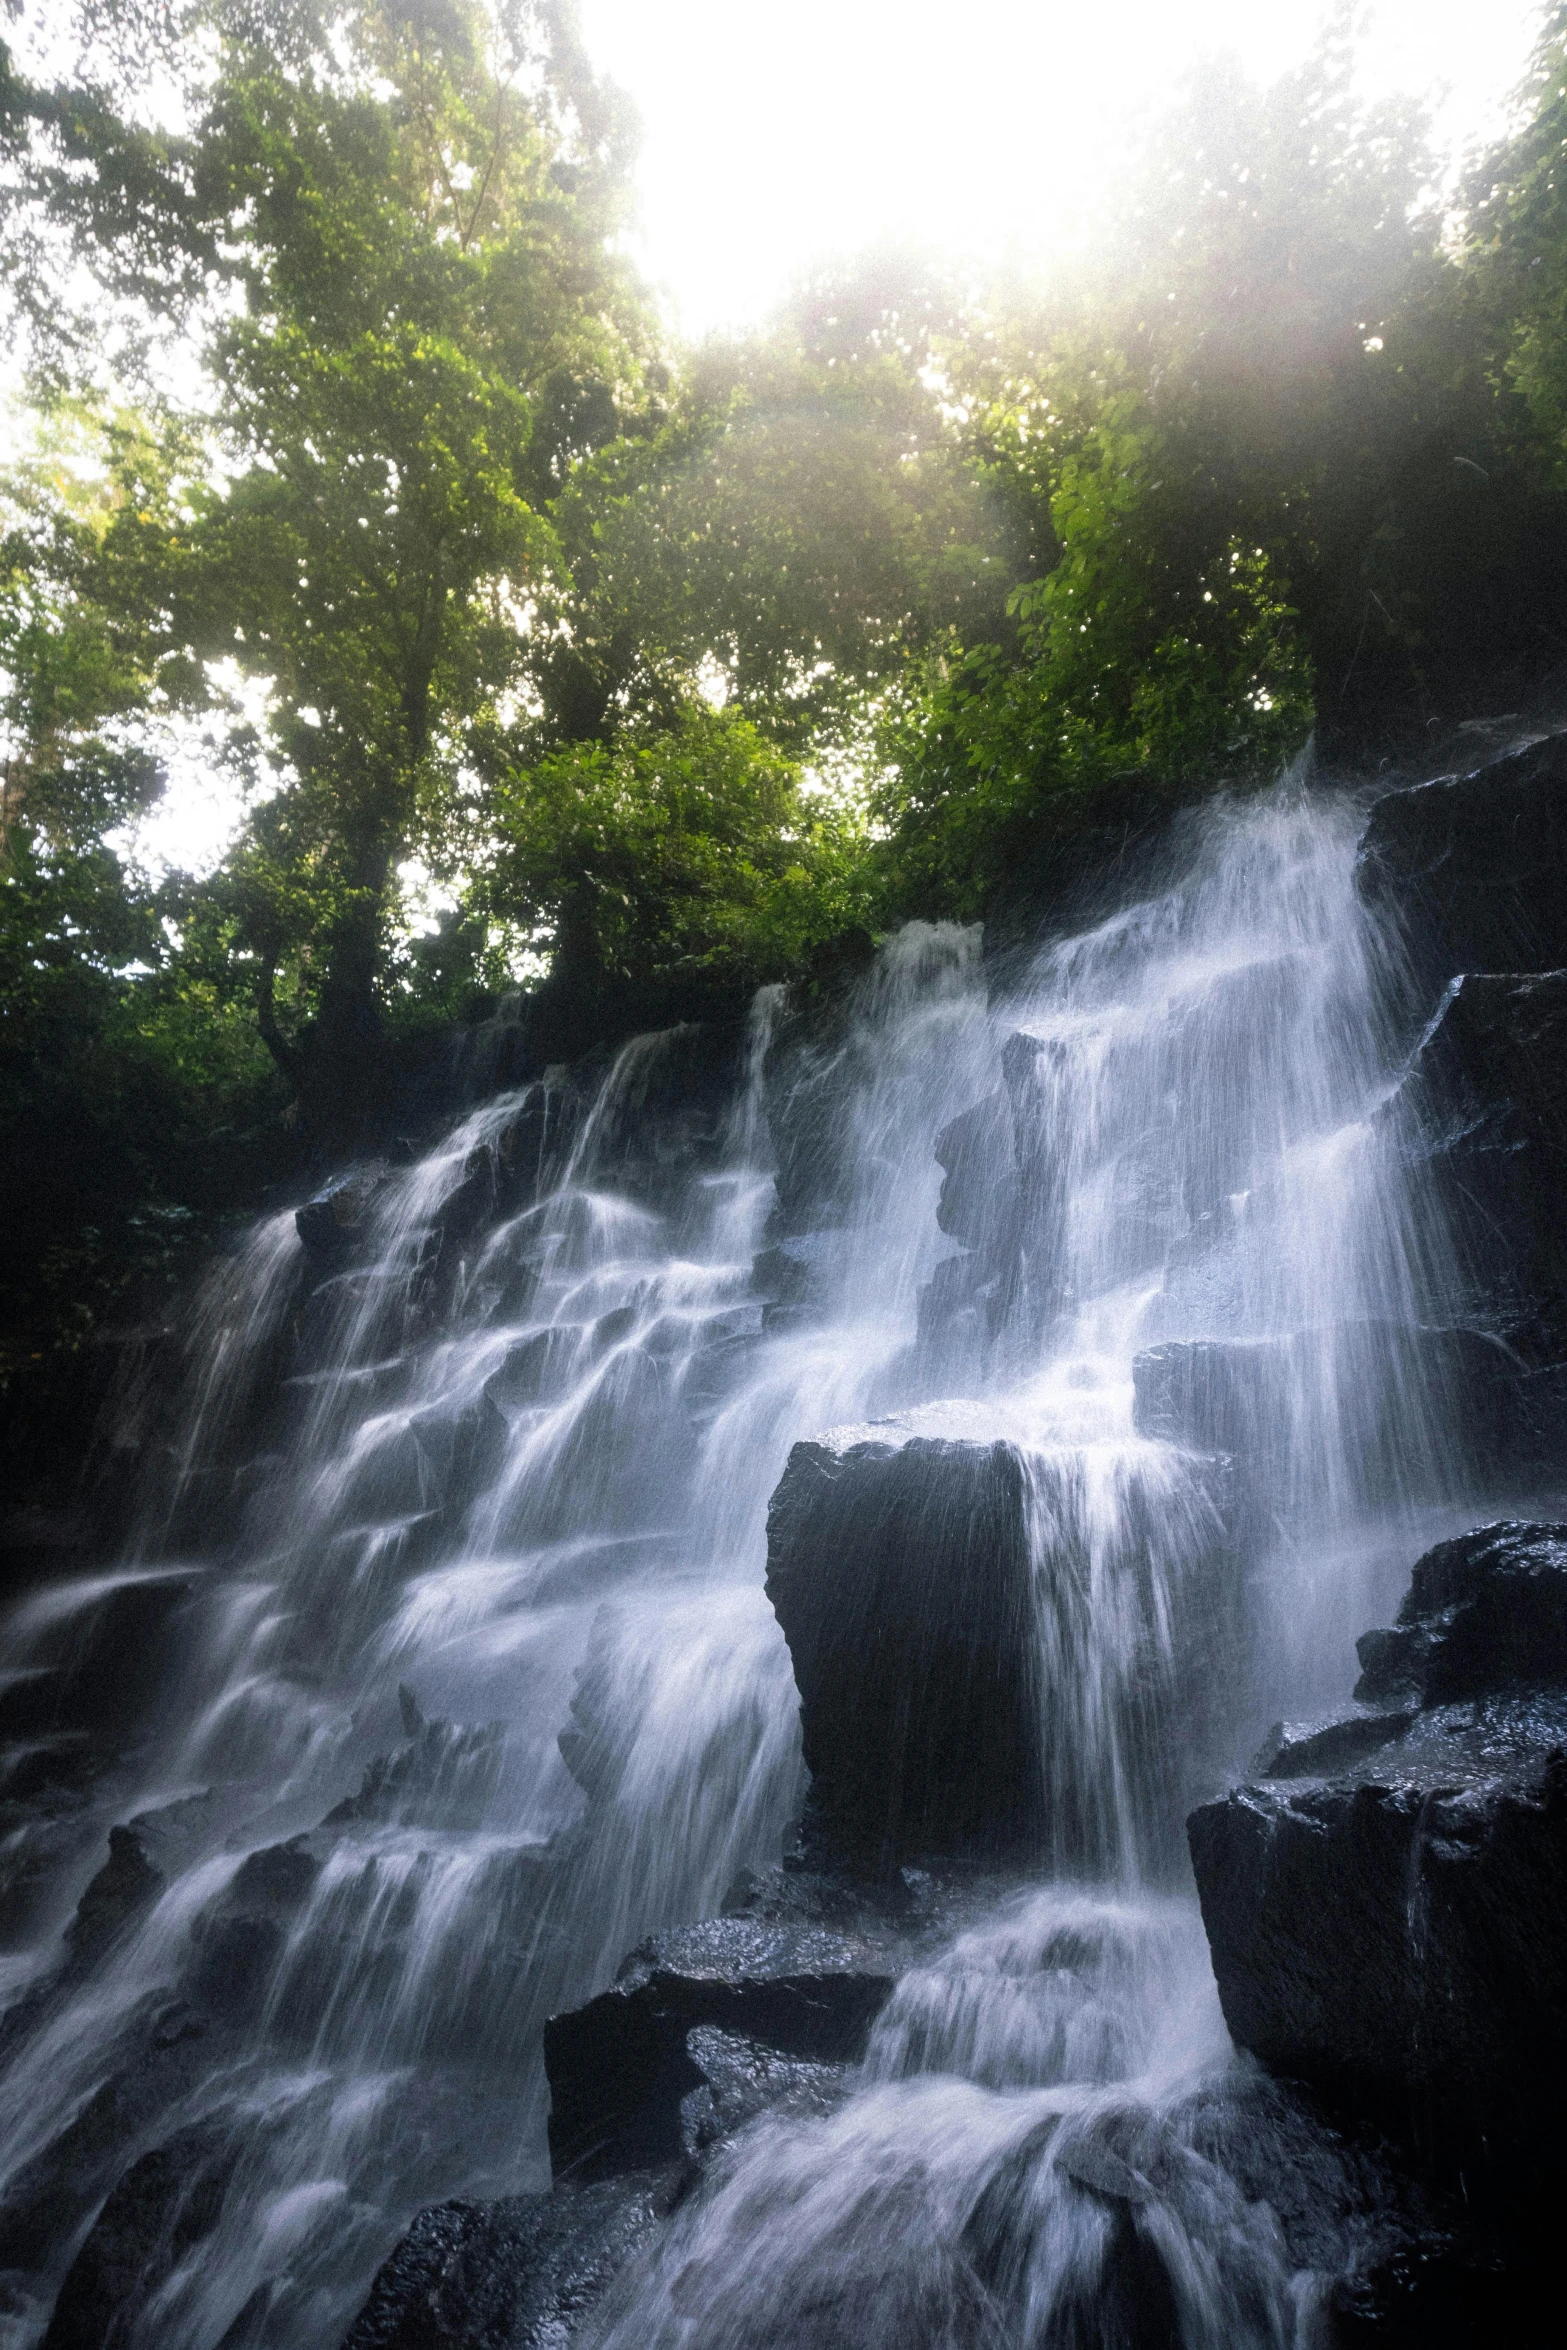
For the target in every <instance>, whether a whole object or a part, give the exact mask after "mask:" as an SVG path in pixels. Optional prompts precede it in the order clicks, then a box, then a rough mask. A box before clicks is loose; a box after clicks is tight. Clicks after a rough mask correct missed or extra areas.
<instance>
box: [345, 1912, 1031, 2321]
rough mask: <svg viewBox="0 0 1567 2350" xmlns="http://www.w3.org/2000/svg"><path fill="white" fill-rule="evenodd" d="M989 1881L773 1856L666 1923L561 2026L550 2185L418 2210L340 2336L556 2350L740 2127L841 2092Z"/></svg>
mask: <svg viewBox="0 0 1567 2350" xmlns="http://www.w3.org/2000/svg"><path fill="white" fill-rule="evenodd" d="M987 1890H988V1891H989V1893H990V1894H991V1896H992V1897H993V1895H994V1887H993V1886H992V1887H989V1888H986V1887H984V1886H982V1885H979V1884H977V1883H970V1882H961V1881H960V1882H956V1883H948V1884H941V1883H938V1882H935V1881H933V1880H931V1879H930V1878H928V1877H925V1876H913V1877H911V1878H910V1879H909V1880H908V1881H907V1882H905V1880H903V1879H902V1878H900V1879H898V1880H896V1881H895V1882H894V1883H893V1884H892V1885H891V1886H885V1887H882V1888H876V1887H872V1886H868V1885H854V1884H852V1883H849V1882H847V1881H845V1880H843V1879H838V1878H828V1877H823V1876H821V1875H819V1874H817V1873H815V1872H813V1871H810V1870H808V1869H805V1868H801V1867H798V1866H795V1867H790V1868H787V1869H784V1868H773V1869H770V1870H768V1871H766V1872H765V1873H764V1874H762V1875H761V1876H757V1877H751V1878H749V1879H747V1880H744V1881H743V1882H742V1884H741V1885H740V1886H738V1887H737V1888H736V1891H735V1894H734V1896H733V1897H732V1900H731V1903H730V1907H729V1910H728V1912H727V1913H726V1914H725V1915H724V1916H723V1917H721V1918H713V1919H709V1920H708V1921H707V1922H706V1923H705V1924H702V1925H697V1926H690V1927H684V1928H681V1929H679V1930H678V1931H676V1932H673V1933H669V1934H660V1935H655V1936H653V1937H652V1938H651V1939H650V1940H649V1941H647V1942H645V1943H644V1944H643V1945H642V1946H641V1947H640V1948H639V1949H638V1950H635V1951H633V1952H632V1954H631V1956H630V1958H628V1959H627V1961H626V1963H625V1965H624V1966H623V1967H622V1969H621V1971H620V1976H619V1979H618V1980H617V1981H616V1983H615V1984H614V1986H613V1987H612V1988H611V1989H610V1990H608V1991H606V1992H604V1993H602V1994H601V1996H600V1997H599V1998H597V1999H593V2000H590V2001H589V2002H588V2004H587V2005H586V2006H585V2007H581V2008H577V2009H574V2010H572V2011H571V2012H569V2013H567V2014H565V2015H560V2016H556V2017H554V2018H553V2019H552V2020H551V2022H550V2023H549V2025H548V2026H547V2027H546V2031H545V2042H544V2048H545V2061H546V2064H547V2067H548V2071H549V2079H550V2089H551V2098H552V2111H551V2118H550V2151H551V2160H552V2166H553V2169H554V2172H555V2181H556V2183H555V2186H554V2189H553V2191H552V2192H551V2193H550V2194H548V2195H530V2196H513V2197H506V2198H503V2199H502V2200H501V2201H499V2202H496V2203H489V2204H477V2203H447V2204H442V2205H439V2206H438V2207H437V2208H435V2209H434V2210H431V2211H426V2212H423V2213H421V2215H420V2217H419V2218H418V2219H417V2220H416V2221H415V2223H414V2226H413V2228H412V2229H411V2230H410V2232H409V2234H408V2235H407V2236H406V2237H405V2238H404V2239H403V2241H402V2243H401V2244H400V2245H399V2246H398V2247H397V2249H396V2251H395V2252H394V2253H393V2254H392V2257H391V2258H390V2260H388V2261H387V2263H386V2265H385V2267H384V2268H383V2269H382V2270H381V2273H380V2275H379V2276H378V2277H377V2279H376V2281H375V2285H374V2288H373V2289H372V2291H371V2294H370V2298H369V2300H368V2301H367V2303H366V2305H365V2307H364V2309H363V2311H362V2312H361V2313H360V2316H359V2317H358V2319H357V2320H356V2322H355V2324H354V2326H353V2329H352V2330H351V2332H350V2333H349V2335H348V2338H347V2342H346V2343H345V2345H344V2350H559V2346H560V2345H561V2344H563V2343H565V2342H567V2341H568V2340H570V2339H572V2338H573V2337H574V2333H575V2329H576V2328H577V2326H578V2324H579V2323H580V2322H581V2321H582V2320H583V2319H584V2317H586V2316H587V2315H588V2313H589V2312H590V2311H591V2310H592V2308H593V2307H594V2305H595V2304H596V2303H597V2301H598V2300H599V2299H600V2298H601V2296H602V2295H603V2293H604V2292H605V2291H606V2290H607V2288H608V2286H609V2285H610V2283H611V2282H612V2280H613V2278H614V2277H615V2275H616V2274H617V2273H618V2271H619V2270H620V2269H621V2268H622V2267H623V2266H624V2265H625V2263H626V2262H627V2261H628V2260H629V2259H630V2258H631V2257H632V2256H633V2254H635V2253H636V2252H637V2251H638V2250H639V2249H640V2248H641V2246H642V2245H643V2244H644V2242H646V2241H647V2239H648V2238H649V2237H650V2236H651V2234H652V2233H653V2231H654V2230H655V2229H656V2228H657V2226H658V2225H659V2224H660V2222H661V2221H662V2220H663V2219H664V2218H665V2217H666V2216H667V2215H668V2214H669V2213H670V2212H671V2211H672V2210H674V2209H675V2208H676V2206H677V2205H678V2204H680V2203H682V2202H684V2201H685V2200H686V2199H687V2198H688V2197H689V2196H690V2195H691V2194H692V2193H693V2192H694V2191H695V2190H696V2189H697V2188H698V2187H699V2186H700V2184H701V2182H702V2180H703V2178H704V2177H705V2176H706V2175H707V2173H708V2170H709V2167H710V2166H711V2165H712V2163H713V2162H714V2161H715V2160H716V2159H721V2157H722V2155H723V2152H724V2149H725V2148H726V2147H727V2146H728V2145H729V2143H730V2142H731V2141H732V2139H733V2137H734V2135H735V2133H736V2132H737V2131H739V2130H741V2129H742V2128H744V2126H745V2125H746V2124H747V2123H748V2122H751V2121H753V2120H755V2118H756V2117H757V2116H758V2115H759V2114H761V2113H763V2112H771V2113H778V2114H787V2115H796V2116H806V2115H813V2114H822V2113H825V2112H827V2111H829V2110H830V2109H831V2108H832V2107H833V2106H834V2105H835V2104H836V2103H837V2102H838V2101H839V2100H840V2099H841V2098H842V2097H843V2096H844V2094H845V2093H846V2090H847V2086H848V2080H847V2074H848V2068H849V2066H850V2065H851V2064H852V2063H854V2062H855V2061H857V2060H858V2059H859V2058H860V2057H861V2056H863V2054H864V2052H865V2046H866V2042H867V2039H868V2037H869V2034H870V2031H871V2027H872V2025H873V2024H874V2022H875V2019H876V2017H877V2016H878V2015H879V2013H880V2012H881V2009H882V2007H883V2005H884V2004H885V2002H886V2000H887V1998H888V1997H889V1995H890V1994H891V1991H892V1988H893V1985H894V1983H895V1981H896V1979H897V1977H898V1976H899V1974H901V1973H902V1972H903V1971H904V1970H905V1969H906V1968H908V1967H910V1966H912V1965H914V1964H916V1963H918V1962H919V1961H920V1960H921V1959H923V1958H925V1957H928V1955H929V1954H930V1952H931V1951H932V1950H933V1949H934V1948H935V1947H936V1946H937V1945H938V1944H940V1943H941V1941H942V1940H943V1939H944V1938H945V1937H946V1936H948V1935H950V1934H951V1933H952V1932H953V1931H954V1930H955V1927H956V1926H957V1924H958V1923H959V1922H961V1920H962V1918H963V1917H964V1916H965V1915H967V1914H970V1913H971V1911H972V1908H973V1906H974V1904H975V1903H976V1901H977V1900H979V1899H980V1898H982V1896H983V1895H984V1894H985V1892H986V1891H987Z"/></svg>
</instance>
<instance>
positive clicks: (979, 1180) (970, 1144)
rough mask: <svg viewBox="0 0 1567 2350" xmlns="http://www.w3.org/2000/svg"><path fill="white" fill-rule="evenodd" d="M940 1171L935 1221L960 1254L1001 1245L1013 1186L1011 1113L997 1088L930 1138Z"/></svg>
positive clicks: (1013, 1204)
mask: <svg viewBox="0 0 1567 2350" xmlns="http://www.w3.org/2000/svg"><path fill="white" fill-rule="evenodd" d="M936 1161H937V1164H938V1165H939V1167H940V1168H941V1171H942V1184H941V1198H940V1201H939V1202H938V1204H937V1208H936V1221H937V1223H938V1224H939V1225H940V1226H941V1229H942V1231H943V1232H946V1233H950V1234H951V1236H952V1238H953V1239H954V1240H960V1241H962V1243H963V1245H964V1247H965V1248H972V1249H979V1250H985V1249H989V1248H992V1247H994V1246H996V1244H997V1243H998V1242H1000V1243H1005V1241H1006V1240H1007V1239H1008V1237H1009V1236H1010V1232H1011V1229H1012V1225H1013V1222H1014V1220H1015V1218H1016V1214H1017V1193H1016V1183H1015V1181H1014V1180H1013V1129H1012V1110H1011V1104H1010V1102H1009V1100H1008V1098H1007V1094H1006V1091H1005V1090H1004V1088H1002V1087H1000V1086H998V1087H997V1088H996V1090H995V1092H993V1093H988V1094H986V1096H985V1097H984V1099H983V1100H982V1101H978V1102H976V1103H975V1104H974V1107H973V1108H972V1109H971V1110H964V1111H963V1112H962V1113H961V1115H960V1116H958V1117H956V1118H953V1119H951V1120H950V1121H949V1122H948V1123H947V1125H945V1126H944V1127H943V1128H942V1130H941V1132H940V1133H939V1134H938V1135H937V1137H936Z"/></svg>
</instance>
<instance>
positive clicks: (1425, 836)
mask: <svg viewBox="0 0 1567 2350" xmlns="http://www.w3.org/2000/svg"><path fill="white" fill-rule="evenodd" d="M1358 878H1359V883H1360V888H1361V891H1362V893H1363V895H1364V896H1365V898H1366V900H1367V902H1368V903H1369V904H1371V905H1372V906H1374V907H1376V908H1377V909H1378V910H1379V911H1381V912H1384V913H1386V914H1389V915H1391V916H1392V917H1393V918H1394V919H1395V921H1396V922H1397V924H1398V926H1399V928H1400V930H1401V931H1402V933H1403V936H1404V940H1405V943H1406V946H1407V949H1408V953H1409V958H1410V963H1411V967H1412V971H1413V974H1414V978H1415V983H1416V986H1417V988H1418V990H1419V991H1420V992H1421V993H1422V994H1423V995H1424V997H1425V999H1426V1002H1425V1009H1426V1010H1427V1011H1429V1009H1430V1008H1431V1006H1432V1004H1434V1002H1435V999H1436V997H1437V995H1438V994H1439V993H1440V991H1441V989H1442V988H1443V987H1444V986H1445V984H1446V982H1447V981H1448V980H1449V979H1450V978H1451V977H1452V976H1453V974H1454V973H1455V972H1458V971H1555V970H1560V969H1562V968H1564V967H1567V735H1552V736H1550V737H1548V738H1547V739H1546V740H1544V741H1542V742H1537V743H1533V744H1531V745H1529V747H1528V748H1526V749H1524V750H1519V751H1513V752H1510V753H1509V754H1508V755H1507V756H1506V757H1505V758H1501V759H1494V760H1492V761H1490V762H1489V763H1488V764H1487V765H1485V766H1483V767H1481V768H1478V769H1477V770H1475V771H1474V772H1473V773H1471V774H1467V775H1449V776H1443V777H1440V778H1439V779H1438V780H1437V781H1435V782H1433V783H1421V784H1416V785H1414V786H1413V787H1412V788H1410V789H1408V790H1405V791H1396V792H1389V793H1387V794H1385V795H1384V797H1383V798H1381V799H1379V800H1378V801H1377V802H1376V804H1375V806H1374V807H1373V808H1372V811H1371V816H1370V820H1369V822H1368V823H1367V826H1366V831H1365V836H1364V838H1363V840H1362V843H1361V850H1360V866H1359V875H1358Z"/></svg>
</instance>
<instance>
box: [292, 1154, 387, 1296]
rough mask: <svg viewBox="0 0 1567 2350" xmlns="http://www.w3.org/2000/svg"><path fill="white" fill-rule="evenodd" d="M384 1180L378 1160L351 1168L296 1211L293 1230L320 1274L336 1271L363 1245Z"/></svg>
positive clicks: (381, 1165) (384, 1173) (384, 1166)
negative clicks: (371, 1213)
mask: <svg viewBox="0 0 1567 2350" xmlns="http://www.w3.org/2000/svg"><path fill="white" fill-rule="evenodd" d="M386 1178H387V1168H386V1165H385V1163H384V1162H383V1161H381V1160H375V1161H373V1162H372V1163H370V1164H369V1165H366V1166H362V1167H354V1168H351V1169H350V1170H349V1171H348V1173H347V1174H345V1175H339V1176H336V1177H335V1178H334V1179H333V1181H332V1182H330V1183H328V1184H325V1185H323V1187H322V1189H321V1190H320V1191H318V1192H317V1193H316V1195H315V1197H314V1199H308V1200H306V1202H305V1204H304V1206H303V1207H302V1208H299V1209H296V1211H295V1214H294V1227H295V1230H296V1231H297V1232H298V1234H299V1237H300V1239H301V1240H302V1241H303V1242H304V1244H305V1248H306V1250H307V1251H308V1253H309V1255H310V1258H311V1260H312V1262H313V1263H314V1264H316V1265H318V1266H319V1267H320V1268H321V1269H322V1270H323V1271H335V1270H336V1268H337V1267H338V1266H339V1265H341V1264H343V1263H345V1262H346V1261H347V1260H348V1259H349V1258H350V1257H351V1256H352V1255H353V1254H354V1253H355V1251H356V1250H357V1249H358V1248H359V1247H360V1246H361V1245H362V1244H363V1242H364V1240H365V1238H366V1236H367V1231H368V1224H369V1216H370V1211H371V1209H372V1207H373V1205H374V1202H375V1199H376V1196H377V1194H378V1193H379V1192H380V1190H381V1188H382V1186H383V1185H384V1184H385V1182H386Z"/></svg>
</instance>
